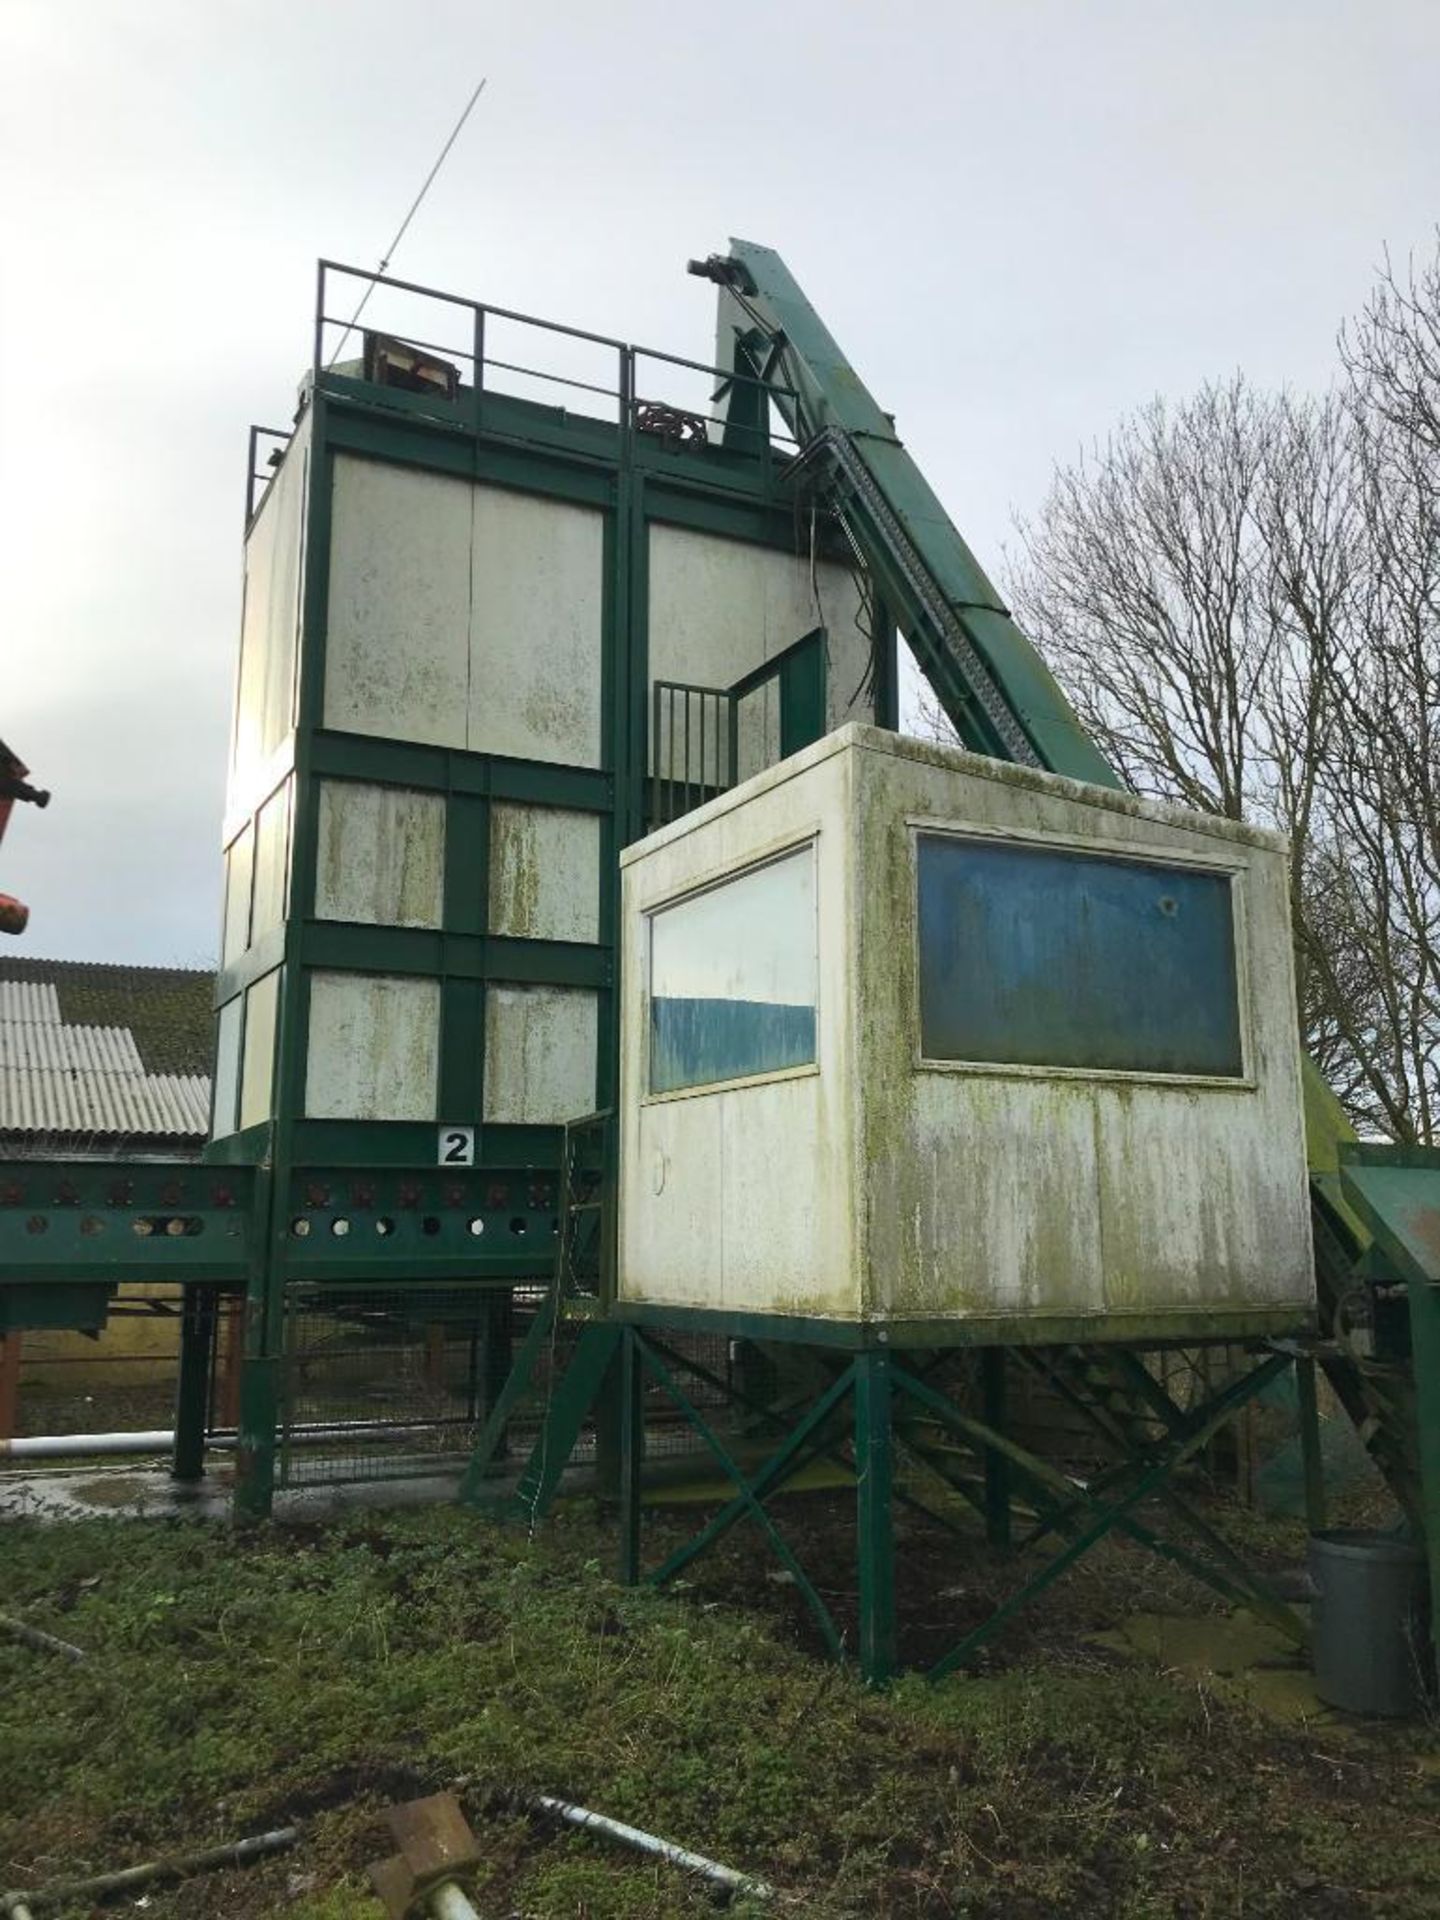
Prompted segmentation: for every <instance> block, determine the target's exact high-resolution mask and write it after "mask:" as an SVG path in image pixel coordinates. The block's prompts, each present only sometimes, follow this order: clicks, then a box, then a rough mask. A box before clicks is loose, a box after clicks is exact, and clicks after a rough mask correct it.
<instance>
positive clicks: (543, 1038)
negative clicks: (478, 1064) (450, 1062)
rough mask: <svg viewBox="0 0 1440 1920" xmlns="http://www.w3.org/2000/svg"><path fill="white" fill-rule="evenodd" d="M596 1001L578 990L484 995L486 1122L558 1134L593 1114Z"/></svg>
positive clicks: (514, 989)
mask: <svg viewBox="0 0 1440 1920" xmlns="http://www.w3.org/2000/svg"><path fill="white" fill-rule="evenodd" d="M596 1017H597V1008H596V1000H595V995H594V994H593V993H591V992H589V991H587V990H586V989H584V988H581V987H522V986H491V987H487V988H486V990H485V1118H486V1120H487V1121H491V1122H495V1123H500V1122H506V1123H509V1124H514V1125H534V1126H560V1125H563V1124H564V1122H565V1121H567V1120H576V1119H579V1118H580V1117H581V1116H582V1115H583V1114H587V1113H591V1112H593V1111H594V1107H595V1058H596V1052H595V1046H596V1031H597V1028H596Z"/></svg>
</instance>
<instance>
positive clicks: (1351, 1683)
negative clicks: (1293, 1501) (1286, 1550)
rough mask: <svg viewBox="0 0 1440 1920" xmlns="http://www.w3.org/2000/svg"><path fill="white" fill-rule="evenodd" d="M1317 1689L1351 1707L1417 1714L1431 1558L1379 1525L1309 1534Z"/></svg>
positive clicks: (1331, 1700)
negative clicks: (1427, 1564) (1427, 1568)
mask: <svg viewBox="0 0 1440 1920" xmlns="http://www.w3.org/2000/svg"><path fill="white" fill-rule="evenodd" d="M1310 1578H1311V1580H1312V1581H1313V1582H1314V1587H1315V1610H1314V1649H1315V1690H1316V1692H1317V1693H1318V1694H1319V1695H1320V1698H1321V1699H1322V1700H1324V1701H1326V1702H1327V1703H1328V1704H1329V1705H1330V1706H1332V1707H1343V1708H1344V1709H1345V1710H1346V1712H1348V1713H1374V1714H1387V1715H1391V1716H1393V1717H1396V1718H1401V1717H1404V1716H1406V1715H1409V1714H1413V1713H1417V1712H1418V1711H1419V1709H1420V1704H1421V1699H1422V1681H1421V1664H1420V1663H1421V1660H1422V1658H1423V1654H1424V1648H1425V1642H1426V1633H1425V1625H1424V1601H1425V1559H1424V1555H1423V1554H1422V1553H1421V1551H1420V1549H1419V1548H1418V1547H1417V1546H1415V1545H1414V1544H1413V1542H1411V1541H1409V1540H1406V1539H1403V1538H1401V1537H1400V1536H1399V1535H1397V1534H1393V1533H1382V1532H1380V1531H1378V1530H1377V1529H1374V1528H1368V1527H1365V1528H1362V1527H1356V1528H1340V1527H1337V1528H1333V1529H1331V1530H1330V1531H1328V1532H1325V1533H1312V1534H1311V1536H1310Z"/></svg>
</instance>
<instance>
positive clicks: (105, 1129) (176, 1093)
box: [0, 962, 210, 1139]
mask: <svg viewBox="0 0 1440 1920" xmlns="http://www.w3.org/2000/svg"><path fill="white" fill-rule="evenodd" d="M30 964H31V966H32V967H33V966H34V965H35V963H34V962H32V963H30ZM132 978H133V976H132ZM209 1128H210V1082H209V1079H208V1077H207V1076H206V1075H204V1074H197V1073H147V1072H146V1069H145V1062H144V1060H143V1058H142V1057H141V1052H140V1048H139V1046H138V1045H137V1044H136V1039H135V1035H134V1033H133V1032H132V1030H131V1029H130V1028H129V1027H128V1026H98V1025H97V1026H88V1025H78V1024H77V1025H69V1024H67V1023H66V1022H65V1021H64V1020H62V1019H61V1007H60V996H59V993H58V991H57V988H56V986H55V984H54V983H53V982H52V981H45V980H40V979H36V978H35V977H34V976H33V974H32V975H31V977H29V978H27V979H20V980H17V979H13V978H12V979H8V980H5V979H0V1132H4V1133H11V1134H26V1135H35V1134H55V1135H67V1136H72V1137H73V1136H76V1135H79V1136H81V1137H82V1139H83V1138H91V1137H93V1136H96V1135H109V1136H119V1137H123V1138H125V1139H135V1138H137V1137H141V1138H143V1137H145V1136H147V1135H148V1136H151V1137H157V1136H163V1137H165V1138H169V1139H173V1138H176V1137H184V1136H191V1137H194V1138H197V1139H203V1138H204V1137H205V1135H206V1134H207V1133H208V1132H209Z"/></svg>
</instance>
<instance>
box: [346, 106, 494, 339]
mask: <svg viewBox="0 0 1440 1920" xmlns="http://www.w3.org/2000/svg"><path fill="white" fill-rule="evenodd" d="M489 78H490V76H489V75H488V74H486V76H485V78H484V79H482V80H481V82H480V84H479V86H478V87H476V89H475V91H474V92H473V93H472V94H471V96H470V98H469V99H468V100H467V101H466V102H465V111H464V112H463V113H462V114H461V116H460V118H459V119H458V120H457V121H456V122H455V125H454V127H453V128H452V130H451V133H450V138H449V139H448V140H447V141H446V142H445V144H444V146H443V147H442V148H441V149H440V154H439V158H438V159H437V160H436V162H435V164H434V166H433V167H431V169H430V171H429V173H427V174H426V176H425V184H424V186H422V187H421V189H420V191H419V193H417V194H416V196H415V198H414V200H413V201H411V203H410V211H409V212H408V213H407V214H406V216H405V218H404V219H403V220H402V221H401V222H400V227H399V231H398V232H397V233H396V235H395V238H394V239H393V240H392V241H391V242H390V244H389V246H388V247H387V248H386V249H385V252H384V254H383V255H382V256H381V260H380V264H379V266H378V267H377V268H376V269H375V271H376V273H377V275H379V274H383V273H384V272H385V271H386V269H387V268H388V267H389V265H390V262H391V261H392V260H393V259H394V258H395V249H396V248H397V247H398V246H399V245H400V242H401V241H402V240H403V239H404V238H405V230H406V228H407V227H408V226H409V225H410V222H411V221H412V220H413V219H414V218H415V216H416V214H417V213H418V212H419V211H420V202H421V201H422V200H423V199H424V198H425V196H426V194H427V193H428V192H429V191H430V189H431V187H432V186H433V185H434V183H435V176H436V174H437V173H439V171H440V169H441V167H443V166H444V164H445V162H446V160H447V159H448V158H449V157H450V149H451V148H452V147H453V146H454V144H455V142H456V141H457V140H458V139H459V138H460V132H461V129H462V128H463V127H464V125H465V122H466V121H467V120H468V119H469V118H470V110H471V108H472V107H473V106H474V105H475V102H476V101H477V100H478V99H479V98H480V96H481V94H482V93H483V92H484V91H485V86H486V82H487V81H488V80H489ZM375 286H376V282H375V281H374V280H371V281H370V282H369V283H368V284H367V285H366V288H365V291H364V293H362V294H361V296H360V304H359V306H358V307H356V309H355V311H354V313H352V314H351V316H350V324H349V325H348V326H347V327H346V329H345V331H344V332H343V333H342V334H341V336H340V341H339V345H337V347H336V348H335V351H334V353H332V354H331V356H330V358H329V360H328V361H327V362H326V366H325V371H326V372H327V373H328V372H329V371H330V369H331V368H332V367H333V366H334V365H335V362H336V361H337V360H338V359H339V358H340V349H341V348H342V347H343V346H344V345H345V342H346V341H347V340H348V339H349V338H350V336H351V334H352V333H353V332H354V331H355V323H356V321H357V320H358V319H359V318H360V316H361V314H362V313H363V312H364V311H365V306H366V303H367V302H368V300H369V298H370V296H371V294H372V293H373V292H374V291H375Z"/></svg>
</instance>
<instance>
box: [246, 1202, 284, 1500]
mask: <svg viewBox="0 0 1440 1920" xmlns="http://www.w3.org/2000/svg"><path fill="white" fill-rule="evenodd" d="M273 1187H274V1180H273V1176H272V1174H271V1172H270V1170H269V1169H268V1168H265V1167H257V1168H256V1171H255V1198H254V1207H255V1214H254V1223H253V1225H254V1231H253V1233H252V1236H251V1248H252V1251H251V1255H250V1272H249V1275H248V1277H247V1280H246V1287H245V1358H244V1360H243V1361H242V1362H241V1366H240V1438H239V1445H238V1446H237V1448H236V1452H235V1503H234V1512H235V1519H236V1521H237V1523H239V1524H240V1525H245V1524H248V1523H250V1522H253V1521H257V1520H268V1519H269V1517H270V1507H271V1503H272V1501H273V1500H274V1497H275V1435H276V1426H277V1423H278V1419H279V1392H278V1388H279V1373H280V1356H279V1353H278V1352H277V1350H276V1349H277V1346H278V1339H279V1333H280V1332H283V1326H284V1289H283V1285H282V1284H279V1283H273V1282H272V1266H271V1263H272V1248H271V1244H270V1243H271V1236H272V1233H273V1232H274V1231H275V1223H274V1221H273V1220H272V1218H271V1205H272V1194H273ZM276 1295H278V1296H279V1298H278V1299H277V1298H275V1296H276Z"/></svg>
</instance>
